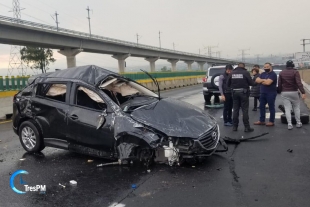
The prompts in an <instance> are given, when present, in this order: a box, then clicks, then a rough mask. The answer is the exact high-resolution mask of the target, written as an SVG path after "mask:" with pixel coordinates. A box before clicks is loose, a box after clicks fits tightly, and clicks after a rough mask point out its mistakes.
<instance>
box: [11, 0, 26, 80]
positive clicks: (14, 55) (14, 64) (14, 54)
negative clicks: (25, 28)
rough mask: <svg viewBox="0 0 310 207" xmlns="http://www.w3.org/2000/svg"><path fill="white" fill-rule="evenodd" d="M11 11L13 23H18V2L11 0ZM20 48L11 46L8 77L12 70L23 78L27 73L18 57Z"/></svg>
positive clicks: (19, 16) (17, 0)
mask: <svg viewBox="0 0 310 207" xmlns="http://www.w3.org/2000/svg"><path fill="white" fill-rule="evenodd" d="M12 4H13V9H12V10H11V11H10V12H13V17H14V18H15V23H19V21H20V19H21V12H20V11H21V10H23V9H24V8H22V9H21V8H20V4H19V0H13V1H12ZM20 50H21V46H17V45H11V51H10V59H9V65H8V75H12V73H13V71H14V70H17V71H18V73H19V75H21V76H25V75H26V73H27V67H26V66H25V65H24V63H23V61H22V60H21V56H20Z"/></svg>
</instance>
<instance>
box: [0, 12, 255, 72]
mask: <svg viewBox="0 0 310 207" xmlns="http://www.w3.org/2000/svg"><path fill="white" fill-rule="evenodd" d="M0 43H2V44H12V45H24V46H37V47H44V48H52V49H59V53H60V54H63V55H65V56H66V57H67V66H68V67H74V66H76V55H77V54H79V53H80V52H82V51H83V52H91V53H101V54H111V55H112V57H113V58H115V59H116V60H117V61H118V66H119V72H120V73H123V72H125V60H126V58H128V57H130V56H131V57H141V58H144V59H145V60H146V61H148V62H149V63H150V68H151V71H152V72H153V71H155V62H156V61H157V60H158V59H166V60H167V61H168V62H170V63H171V68H172V71H175V70H176V63H177V62H178V61H184V62H185V63H186V64H187V65H188V70H191V65H192V63H193V62H197V63H198V64H199V66H200V69H201V70H202V69H203V65H204V64H205V63H208V64H235V63H236V62H238V61H236V60H229V59H222V58H214V57H208V56H204V55H199V54H193V53H187V52H181V51H175V50H169V49H164V48H159V47H154V46H149V45H143V44H137V43H133V42H127V41H122V40H118V39H113V38H108V37H102V36H98V35H93V34H92V35H90V34H88V33H83V32H78V31H73V30H68V29H64V28H57V27H53V26H49V25H44V24H38V23H35V22H30V21H25V20H17V19H15V18H10V17H6V16H1V15H0ZM246 65H247V66H249V67H251V66H252V65H253V64H251V63H246Z"/></svg>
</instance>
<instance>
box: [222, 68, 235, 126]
mask: <svg viewBox="0 0 310 207" xmlns="http://www.w3.org/2000/svg"><path fill="white" fill-rule="evenodd" d="M225 69H226V70H225V72H224V74H222V75H220V77H219V90H220V93H221V99H222V100H223V101H224V110H223V119H224V125H225V126H232V125H233V124H232V119H231V115H232V108H233V99H232V95H231V88H228V87H227V79H228V76H229V74H230V73H231V71H232V70H233V69H234V68H233V66H232V65H226V68H225Z"/></svg>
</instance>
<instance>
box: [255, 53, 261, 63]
mask: <svg viewBox="0 0 310 207" xmlns="http://www.w3.org/2000/svg"><path fill="white" fill-rule="evenodd" d="M261 55H263V54H256V55H254V56H255V57H256V63H257V64H259V60H260V59H259V57H260V56H261Z"/></svg>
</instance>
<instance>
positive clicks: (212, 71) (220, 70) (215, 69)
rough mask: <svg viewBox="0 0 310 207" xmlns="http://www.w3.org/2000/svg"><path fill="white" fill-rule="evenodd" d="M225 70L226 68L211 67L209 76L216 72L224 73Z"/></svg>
mask: <svg viewBox="0 0 310 207" xmlns="http://www.w3.org/2000/svg"><path fill="white" fill-rule="evenodd" d="M224 72H225V68H224V67H223V68H210V69H209V76H214V75H215V74H218V73H224Z"/></svg>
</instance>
